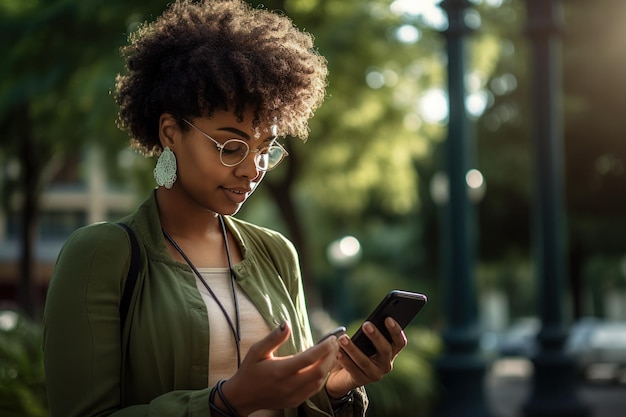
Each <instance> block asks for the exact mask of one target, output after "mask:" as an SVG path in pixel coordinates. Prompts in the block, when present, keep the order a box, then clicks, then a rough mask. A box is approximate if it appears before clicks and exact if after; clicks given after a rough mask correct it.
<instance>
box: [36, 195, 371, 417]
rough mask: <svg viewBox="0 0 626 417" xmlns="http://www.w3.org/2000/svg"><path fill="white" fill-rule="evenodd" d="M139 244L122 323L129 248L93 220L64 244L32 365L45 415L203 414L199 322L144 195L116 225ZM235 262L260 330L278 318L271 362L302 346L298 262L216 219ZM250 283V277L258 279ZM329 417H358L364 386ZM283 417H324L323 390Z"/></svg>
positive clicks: (272, 243) (263, 235) (203, 319)
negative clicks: (282, 338)
mask: <svg viewBox="0 0 626 417" xmlns="http://www.w3.org/2000/svg"><path fill="white" fill-rule="evenodd" d="M123 222H124V223H126V224H128V225H129V226H130V227H131V229H132V230H133V231H134V233H135V235H136V236H137V239H138V241H139V243H140V251H141V268H140V272H139V275H138V277H137V284H136V286H135V290H134V293H133V296H132V301H131V306H130V310H129V312H128V319H127V322H126V325H125V326H124V330H123V332H121V330H120V319H119V304H120V298H121V295H122V291H123V288H124V283H125V280H126V276H127V273H128V268H129V264H130V241H129V238H128V235H127V234H126V232H125V231H124V230H123V229H122V228H121V227H120V226H118V225H115V224H111V223H98V224H94V225H90V226H86V227H83V228H81V229H78V230H77V231H75V232H74V233H73V234H72V235H71V236H70V237H69V239H68V240H67V242H66V243H65V245H64V247H63V249H62V250H61V253H60V255H59V258H58V260H57V264H56V267H55V271H54V275H53V277H52V280H51V282H50V288H49V291H48V296H47V300H46V306H45V311H44V341H43V347H44V365H45V371H46V382H47V390H48V399H49V404H50V411H51V416H52V417H86V416H109V415H110V416H115V417H125V416H129V417H130V416H159V417H179V416H180V417H182V416H190V417H191V416H202V417H207V416H210V415H211V412H210V409H209V403H208V397H209V391H210V387H207V381H208V369H209V368H208V346H209V337H210V329H209V321H208V317H207V310H206V305H205V304H204V302H203V301H202V297H201V295H200V292H199V291H198V289H197V287H196V283H195V276H194V274H193V272H192V271H191V269H190V267H189V266H188V265H187V264H182V263H179V262H176V261H174V260H173V259H172V258H171V257H170V256H169V254H168V252H167V249H166V246H165V241H164V239H163V235H162V231H161V226H160V222H159V215H158V210H157V206H156V198H155V194H154V193H153V194H152V196H151V197H150V198H148V199H147V200H146V201H145V202H144V203H143V204H142V205H141V206H140V207H139V208H138V210H137V211H136V212H135V213H133V214H132V215H130V216H128V217H127V218H125V219H123ZM226 224H227V227H228V228H229V230H230V231H231V232H232V234H233V235H234V236H235V238H236V239H237V241H238V243H239V245H240V248H241V251H242V255H243V260H242V261H241V262H240V263H238V264H236V265H234V266H233V269H234V272H235V276H236V279H237V282H238V283H239V285H240V286H241V288H242V289H243V291H245V293H246V294H247V295H248V296H249V297H250V299H251V300H252V302H253V303H254V304H255V305H256V307H257V308H258V310H259V312H260V313H261V315H262V316H263V318H264V319H265V320H266V322H267V323H268V325H269V326H270V328H274V327H275V326H276V323H277V322H278V323H280V322H282V321H283V320H289V321H290V323H291V324H292V329H293V331H292V335H291V337H290V340H288V341H287V342H286V343H285V344H284V345H282V346H281V347H280V349H279V351H278V354H279V355H281V356H284V355H290V354H294V353H296V352H300V351H303V350H305V349H306V348H308V347H310V346H312V338H311V331H310V327H309V322H308V317H307V312H306V305H305V300H304V293H303V289H302V282H301V277H300V269H299V264H298V257H297V253H296V251H295V248H294V247H293V245H292V244H291V243H290V242H289V241H288V240H287V239H285V238H284V237H283V236H282V235H281V234H279V233H277V232H273V231H270V230H268V229H264V228H261V227H258V226H254V225H252V224H249V223H246V222H244V221H241V220H238V219H235V218H232V217H227V218H226ZM261 277H262V278H261ZM356 394H357V395H356V396H355V401H354V403H353V404H352V405H351V406H349V407H346V408H344V409H343V410H342V411H341V413H340V415H341V416H361V415H364V414H365V409H366V408H367V397H366V394H365V390H364V389H362V388H361V389H359V390H357V393H356ZM285 416H286V417H295V416H332V411H331V406H330V403H329V399H328V397H327V396H326V395H325V394H324V391H323V390H322V392H320V393H319V394H317V395H316V396H314V397H312V398H310V399H309V400H307V401H306V402H305V404H303V405H301V406H300V407H299V408H298V409H289V410H285Z"/></svg>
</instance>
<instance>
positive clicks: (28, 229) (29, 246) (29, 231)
mask: <svg viewBox="0 0 626 417" xmlns="http://www.w3.org/2000/svg"><path fill="white" fill-rule="evenodd" d="M18 123H19V122H18ZM21 126H23V127H22V128H20V129H21V130H22V132H21V133H22V134H21V135H20V137H21V139H22V140H21V141H20V143H19V144H18V149H19V156H20V161H21V172H20V173H21V175H22V180H23V188H22V190H21V191H22V193H23V202H22V215H21V222H22V224H21V227H20V231H21V236H20V237H21V239H20V243H21V253H20V281H19V284H18V291H17V301H18V304H19V305H20V307H21V308H22V309H23V310H24V312H25V313H26V314H27V315H29V316H30V317H34V316H35V313H36V310H37V309H38V308H39V307H40V300H39V296H38V295H39V291H38V288H37V285H36V282H34V270H35V268H34V263H35V257H34V246H35V242H36V239H37V212H38V208H39V204H38V202H39V190H38V183H39V174H40V173H41V166H40V160H39V158H38V152H39V151H40V150H39V149H37V146H36V145H35V143H34V140H33V137H32V132H31V131H30V129H29V127H28V126H29V125H28V124H27V123H21Z"/></svg>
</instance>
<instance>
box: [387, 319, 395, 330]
mask: <svg viewBox="0 0 626 417" xmlns="http://www.w3.org/2000/svg"><path fill="white" fill-rule="evenodd" d="M387 324H388V325H389V327H391V328H392V329H393V328H394V327H396V321H395V320H394V319H392V318H391V317H387Z"/></svg>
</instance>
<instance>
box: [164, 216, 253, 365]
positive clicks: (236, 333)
mask: <svg viewBox="0 0 626 417" xmlns="http://www.w3.org/2000/svg"><path fill="white" fill-rule="evenodd" d="M217 217H218V218H219V220H220V226H221V228H222V233H223V235H224V246H225V247H226V257H227V258H228V272H229V273H230V287H231V290H232V293H233V302H234V304H235V324H233V321H232V319H231V318H230V315H229V314H228V312H227V311H226V308H224V305H223V304H222V303H221V302H220V300H219V299H218V298H217V296H216V295H215V293H214V292H213V290H212V289H211V287H210V286H209V284H208V283H207V282H206V281H205V280H204V278H203V277H202V275H201V274H200V272H199V271H198V269H197V268H196V267H195V265H194V264H193V263H192V262H191V260H190V259H189V258H188V257H187V255H186V254H185V252H183V250H182V249H181V248H180V246H178V244H177V243H176V241H175V240H174V239H173V238H172V236H170V235H169V233H167V232H166V231H165V229H163V228H161V230H162V231H163V235H164V236H165V237H166V238H167V240H169V242H170V243H171V244H172V246H174V249H176V250H177V251H178V253H180V255H181V256H182V257H183V258H184V259H185V261H186V262H187V264H188V265H189V267H190V268H191V270H192V271H193V272H194V274H196V276H197V277H198V279H200V282H202V284H203V285H204V287H205V288H206V289H207V290H208V291H209V294H211V297H212V298H213V300H215V302H216V303H217V305H218V306H219V308H220V310H222V313H223V314H224V317H225V318H226V321H227V322H228V325H229V326H230V330H231V331H232V333H233V338H234V339H235V345H236V346H237V368H239V366H240V365H241V330H240V329H241V327H240V323H239V301H238V299H237V289H236V283H235V273H234V272H233V263H232V259H231V256H230V245H229V244H228V233H227V231H226V225H225V224H224V219H223V218H222V216H221V215H218V216H217Z"/></svg>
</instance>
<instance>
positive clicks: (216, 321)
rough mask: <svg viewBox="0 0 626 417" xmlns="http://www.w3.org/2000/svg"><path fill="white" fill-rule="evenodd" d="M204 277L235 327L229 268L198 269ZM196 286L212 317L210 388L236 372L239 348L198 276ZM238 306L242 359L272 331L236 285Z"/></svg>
mask: <svg viewBox="0 0 626 417" xmlns="http://www.w3.org/2000/svg"><path fill="white" fill-rule="evenodd" d="M198 272H199V273H200V275H202V278H204V280H205V281H206V283H207V284H208V285H209V287H211V290H212V291H213V293H215V296H216V297H217V298H218V299H219V300H220V303H222V305H223V306H224V309H225V310H226V312H227V313H228V315H229V316H230V320H231V321H232V323H233V325H234V326H236V325H237V324H236V315H235V303H234V300H233V294H232V289H231V284H230V280H231V277H230V270H229V269H228V268H198ZM196 286H197V287H198V290H199V291H200V294H201V295H202V299H203V300H204V303H205V304H206V306H207V311H208V315H209V329H210V331H211V334H210V337H209V339H210V345H209V381H208V383H209V386H213V385H215V384H216V383H217V381H219V380H220V379H228V378H230V377H231V376H233V375H234V374H235V372H237V345H236V343H235V339H234V336H233V333H232V330H231V328H230V325H229V324H228V321H227V320H226V317H224V313H223V312H222V309H221V308H220V307H219V305H218V304H217V303H216V302H215V300H214V299H213V297H212V296H211V294H210V293H209V291H208V290H207V289H206V287H205V286H204V284H203V283H202V282H201V281H200V279H199V278H198V277H196ZM235 290H236V291H237V301H238V304H239V323H240V326H241V329H240V334H241V343H240V348H241V360H242V361H243V358H245V356H246V354H247V353H248V350H249V349H250V346H252V345H253V344H254V343H256V342H258V341H259V340H261V339H263V338H264V337H265V336H267V335H268V334H269V333H270V332H271V329H270V328H269V326H268V325H267V323H266V322H265V320H263V317H261V314H260V313H259V311H258V310H257V309H256V307H255V306H254V304H252V302H251V301H250V299H249V298H248V296H247V295H246V294H245V293H244V292H243V291H242V290H241V288H240V287H239V285H235ZM282 415H283V413H282V411H281V410H257V411H255V412H254V413H252V414H250V416H251V417H278V416H282Z"/></svg>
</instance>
